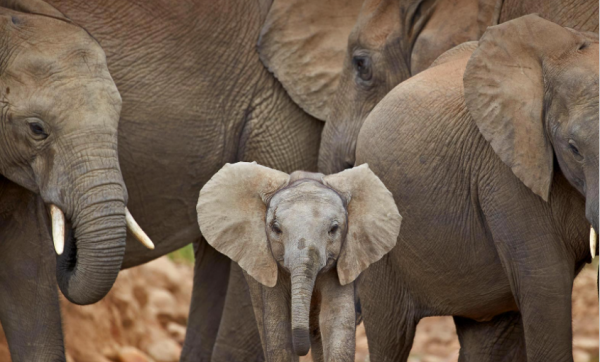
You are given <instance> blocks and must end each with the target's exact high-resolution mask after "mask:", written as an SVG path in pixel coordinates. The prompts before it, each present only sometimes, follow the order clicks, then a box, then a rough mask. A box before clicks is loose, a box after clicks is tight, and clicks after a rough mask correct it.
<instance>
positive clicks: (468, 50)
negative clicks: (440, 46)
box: [430, 41, 479, 68]
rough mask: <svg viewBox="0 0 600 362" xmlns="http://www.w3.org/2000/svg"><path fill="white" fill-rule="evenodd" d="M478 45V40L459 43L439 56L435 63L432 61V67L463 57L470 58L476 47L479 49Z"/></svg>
mask: <svg viewBox="0 0 600 362" xmlns="http://www.w3.org/2000/svg"><path fill="white" fill-rule="evenodd" d="M478 45H479V42H478V41H468V42H465V43H462V44H460V45H457V46H455V47H454V48H452V49H450V50H448V51H446V52H444V53H443V54H442V55H440V56H439V57H437V59H436V60H435V61H434V62H433V63H431V67H430V68H433V67H437V66H439V65H442V64H445V63H449V62H453V61H460V60H461V59H469V58H470V57H471V55H472V54H473V52H474V51H475V49H477V46H478Z"/></svg>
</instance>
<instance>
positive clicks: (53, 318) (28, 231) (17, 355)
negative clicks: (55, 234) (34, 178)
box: [0, 192, 65, 362]
mask: <svg viewBox="0 0 600 362" xmlns="http://www.w3.org/2000/svg"><path fill="white" fill-rule="evenodd" d="M0 193H1V192H0ZM24 197H25V199H21V200H19V203H18V204H17V205H16V210H12V211H13V212H12V213H11V215H10V216H9V217H8V218H4V217H3V215H1V214H0V266H1V267H0V291H1V292H0V322H1V323H2V327H3V328H4V332H5V334H6V339H7V341H8V346H9V349H10V354H11V357H12V361H13V362H29V361H36V362H64V361H65V351H64V342H63V334H62V327H61V318H60V305H59V302H58V289H57V286H56V277H55V273H56V260H55V257H54V250H53V248H52V242H51V239H50V236H49V233H48V229H47V227H46V225H47V221H46V219H45V214H46V210H45V207H44V204H43V202H42V201H41V199H40V198H39V197H37V196H35V195H33V194H31V193H29V195H26V196H24ZM0 211H1V210H0Z"/></svg>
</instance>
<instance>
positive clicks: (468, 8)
mask: <svg viewBox="0 0 600 362" xmlns="http://www.w3.org/2000/svg"><path fill="white" fill-rule="evenodd" d="M415 4H418V7H419V8H418V10H417V11H415V13H416V14H418V15H419V16H416V15H415V16H413V19H415V20H413V24H412V26H413V31H412V32H411V34H413V35H412V36H416V38H415V39H411V43H412V44H414V45H413V47H412V54H411V61H410V68H411V74H412V75H415V74H417V73H420V72H422V71H423V70H425V69H427V68H429V66H430V65H431V64H432V63H433V61H434V60H435V59H436V58H437V57H439V56H440V55H441V54H442V53H443V52H445V51H446V50H448V49H451V48H453V47H455V46H457V45H459V44H462V43H464V42H468V41H473V40H478V39H479V38H480V37H481V35H482V34H483V33H484V32H485V30H486V28H487V27H488V26H492V25H496V24H498V19H499V17H500V10H501V8H502V0H455V1H431V0H429V1H428V0H424V1H415Z"/></svg>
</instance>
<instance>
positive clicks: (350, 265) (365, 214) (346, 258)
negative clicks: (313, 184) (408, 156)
mask: <svg viewBox="0 0 600 362" xmlns="http://www.w3.org/2000/svg"><path fill="white" fill-rule="evenodd" d="M323 182H324V183H325V184H326V185H327V186H329V187H331V188H333V189H335V190H337V191H339V192H340V193H341V194H342V195H344V196H346V198H347V199H348V234H347V235H346V241H345V242H344V245H343V247H342V251H341V253H340V257H339V259H338V261H337V271H338V276H339V278H340V284H342V285H346V284H348V283H351V282H353V281H354V280H355V279H356V278H357V277H358V275H359V274H360V273H361V272H362V271H364V270H365V269H367V268H368V267H369V265H371V264H372V263H374V262H376V261H377V260H379V259H381V257H383V256H384V255H385V254H387V253H388V252H389V251H390V250H392V248H393V247H394V246H395V245H396V240H397V238H398V233H399V232H400V222H401V221H402V217H401V216H400V213H399V212H398V208H397V207H396V202H395V201H394V197H393V196H392V193H391V192H389V191H388V189H387V188H386V187H385V185H384V184H383V182H381V180H380V179H379V178H378V177H377V176H376V175H375V174H374V173H373V171H371V170H370V169H369V166H368V165H367V164H364V165H361V166H358V167H355V168H353V169H349V170H346V171H342V172H340V173H337V174H335V175H329V176H325V177H324V178H323Z"/></svg>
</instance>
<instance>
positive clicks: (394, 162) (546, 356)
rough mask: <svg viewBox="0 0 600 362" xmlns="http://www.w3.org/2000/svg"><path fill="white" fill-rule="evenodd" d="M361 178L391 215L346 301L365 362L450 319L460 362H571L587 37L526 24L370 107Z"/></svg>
mask: <svg viewBox="0 0 600 362" xmlns="http://www.w3.org/2000/svg"><path fill="white" fill-rule="evenodd" d="M365 162H368V163H369V166H370V167H371V169H372V170H373V171H374V172H375V173H376V174H377V175H378V176H379V177H380V178H381V179H382V181H383V182H384V184H386V186H387V187H388V188H389V189H390V191H392V193H393V194H394V197H395V200H396V203H397V205H398V208H399V210H400V213H401V214H402V215H405V218H404V220H403V225H402V227H403V232H402V233H401V235H400V237H399V239H398V243H397V246H396V247H395V248H394V249H393V250H392V251H391V252H390V254H389V255H388V256H386V257H384V258H383V259H382V261H381V262H378V263H375V264H373V265H372V266H371V268H370V269H369V270H368V272H367V273H366V275H365V277H364V279H363V280H362V284H361V285H360V287H359V288H360V291H359V296H360V300H361V305H362V312H363V317H364V321H365V326H366V331H367V335H368V337H369V351H370V353H371V360H372V361H403V360H406V358H407V357H408V353H409V351H410V348H411V345H412V340H413V337H414V333H415V327H416V324H417V323H418V321H419V319H421V318H423V317H426V316H431V315H452V316H454V317H455V322H456V326H457V332H458V336H459V339H460V341H461V346H462V349H461V356H460V360H461V361H525V360H526V361H530V362H531V361H573V354H572V331H571V291H572V285H573V279H574V277H575V275H576V274H577V273H578V272H579V271H580V270H581V268H583V266H584V265H585V263H587V262H590V261H591V257H590V244H589V243H588V235H589V234H588V233H589V230H590V227H589V225H590V224H591V225H592V226H593V227H594V229H595V230H598V36H597V35H596V34H594V33H583V32H577V31H573V30H571V29H566V28H563V27H561V26H558V25H556V24H554V23H551V22H549V21H546V20H543V19H541V18H539V17H537V16H534V15H528V16H525V17H522V18H519V19H516V20H512V21H509V22H506V23H504V24H501V25H497V26H494V27H491V28H489V29H488V30H487V31H486V33H485V34H484V36H483V37H482V39H481V41H480V42H479V44H477V43H476V42H469V43H465V44H463V45H461V46H459V47H457V48H454V49H452V50H450V51H448V52H447V53H445V54H444V55H442V56H441V57H440V58H439V59H438V60H436V62H435V63H434V65H433V66H432V67H431V68H430V69H428V70H427V71H425V72H422V73H420V74H419V75H417V76H415V77H412V78H411V79H409V80H407V81H405V82H403V83H402V84H400V85H399V86H397V87H396V88H394V90H392V91H391V92H390V93H389V94H388V95H387V96H386V97H385V98H384V99H383V100H382V101H381V102H380V104H379V105H378V106H377V107H375V109H374V110H373V111H372V112H371V114H370V116H369V117H368V118H367V120H366V121H365V124H364V126H363V128H362V130H361V132H360V134H359V137H358V145H357V163H365ZM594 252H597V251H596V250H594Z"/></svg>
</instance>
